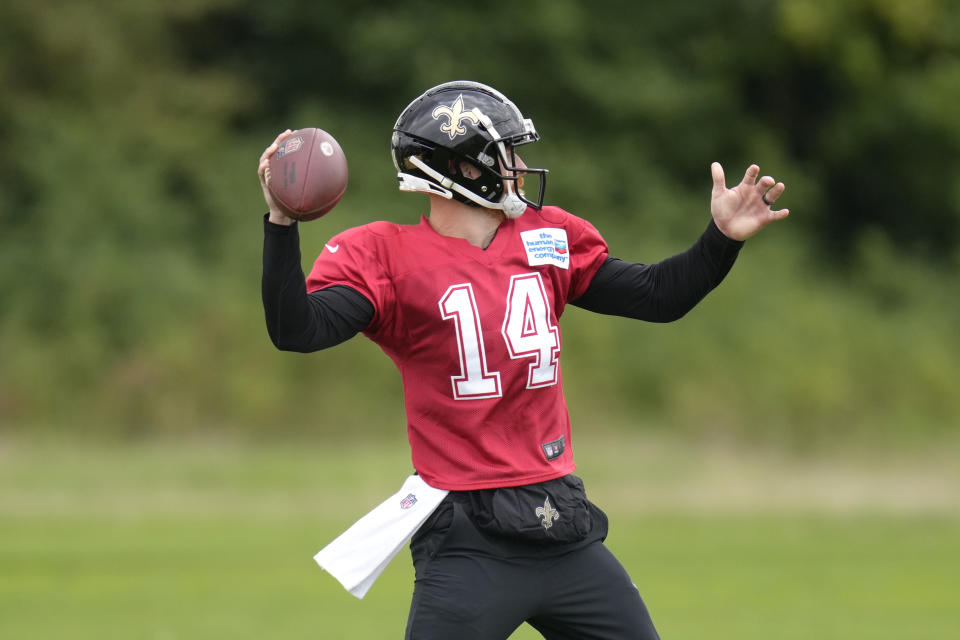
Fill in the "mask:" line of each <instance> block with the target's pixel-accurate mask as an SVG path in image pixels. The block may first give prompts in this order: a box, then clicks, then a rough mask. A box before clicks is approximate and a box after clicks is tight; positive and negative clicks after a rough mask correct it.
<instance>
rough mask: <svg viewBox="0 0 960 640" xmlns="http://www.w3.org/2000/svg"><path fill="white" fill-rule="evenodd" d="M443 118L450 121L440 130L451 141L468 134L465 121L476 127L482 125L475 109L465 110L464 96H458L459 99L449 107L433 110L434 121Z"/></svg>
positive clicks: (442, 106)
mask: <svg viewBox="0 0 960 640" xmlns="http://www.w3.org/2000/svg"><path fill="white" fill-rule="evenodd" d="M442 117H445V118H447V119H448V120H449V121H448V122H447V123H446V124H441V125H440V130H441V131H443V132H445V133H447V134H448V135H449V136H450V139H451V140H453V139H454V138H456V137H457V136H459V135H463V134H465V133H466V132H467V128H466V127H465V126H463V122H464V121H465V120H467V121H470V122H472V123H473V124H474V125H478V124H480V117H479V116H478V115H477V114H476V112H475V111H474V110H473V109H470V110H469V111H464V110H463V95H459V96H457V99H456V100H454V101H453V104H452V105H450V106H449V107H448V106H447V105H445V104H444V105H440V106H439V107H437V108H436V109H434V110H433V119H434V120H439V119H440V118H442Z"/></svg>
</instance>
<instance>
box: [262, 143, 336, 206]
mask: <svg viewBox="0 0 960 640" xmlns="http://www.w3.org/2000/svg"><path fill="white" fill-rule="evenodd" d="M267 186H268V188H269V189H270V193H271V194H272V195H273V198H274V199H275V200H276V201H277V204H279V205H280V206H281V207H282V208H283V209H284V213H286V214H287V215H288V216H290V217H291V218H295V219H297V220H303V221H307V220H315V219H317V218H319V217H320V216H322V215H324V214H326V213H327V212H329V211H330V210H331V209H333V207H334V206H336V204H337V203H338V202H340V198H342V197H343V193H344V192H345V191H346V190H347V157H346V156H345V155H344V153H343V149H341V148H340V144H339V143H338V142H337V141H336V139H334V137H333V136H331V135H330V134H329V133H327V132H326V131H324V130H323V129H317V128H313V127H310V128H307V129H297V130H296V131H294V132H293V133H291V134H290V135H289V136H288V137H287V138H286V139H285V140H283V142H281V143H280V147H279V148H278V149H277V150H276V151H275V152H274V154H273V155H272V156H271V157H270V181H269V183H268V184H267Z"/></svg>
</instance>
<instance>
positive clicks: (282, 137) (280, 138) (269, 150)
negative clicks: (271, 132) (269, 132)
mask: <svg viewBox="0 0 960 640" xmlns="http://www.w3.org/2000/svg"><path fill="white" fill-rule="evenodd" d="M291 133H293V131H291V130H290V129H287V130H286V131H284V132H283V133H281V134H280V135H278V136H277V139H276V140H274V141H273V142H271V143H270V146H269V147H267V148H266V149H264V150H263V153H261V154H260V162H261V163H262V162H263V161H264V160H269V159H270V156H272V155H273V154H274V153H276V151H277V149H279V148H280V143H281V142H283V141H284V140H285V139H286V138H287V137H289V136H290V134H291Z"/></svg>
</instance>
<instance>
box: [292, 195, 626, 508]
mask: <svg viewBox="0 0 960 640" xmlns="http://www.w3.org/2000/svg"><path fill="white" fill-rule="evenodd" d="M607 255H608V249H607V245H606V243H605V242H604V240H603V238H602V237H601V236H600V234H599V232H598V231H597V230H596V229H595V228H594V227H593V225H591V224H590V223H589V222H587V221H586V220H583V219H582V218H578V217H576V216H574V215H572V214H570V213H568V212H566V211H564V210H562V209H560V208H557V207H543V208H542V209H540V210H536V209H533V208H528V209H527V210H526V212H525V213H524V214H523V215H522V216H521V217H519V218H517V219H513V220H510V219H508V220H506V221H504V222H503V223H502V224H501V225H500V227H499V229H498V230H497V233H496V236H495V237H494V239H493V241H492V242H491V243H490V245H489V246H488V247H487V248H486V249H485V250H484V249H480V248H478V247H475V246H473V245H471V244H469V243H468V242H467V241H466V240H463V239H459V238H451V237H448V236H443V235H440V234H438V233H437V232H436V231H435V230H434V229H433V228H432V227H431V226H430V224H429V222H428V220H427V219H426V218H422V219H421V220H420V223H419V224H416V225H398V224H394V223H389V222H375V223H371V224H368V225H364V226H360V227H355V228H353V229H348V230H346V231H344V232H342V233H340V234H338V235H336V236H334V237H333V238H332V239H331V240H330V241H328V242H327V244H326V246H325V248H324V250H323V251H322V252H321V254H320V255H319V257H318V258H317V260H316V261H315V263H314V265H313V269H312V271H311V273H310V275H309V277H308V278H307V291H308V292H310V293H312V292H314V291H317V290H320V289H324V288H327V287H330V286H334V285H346V286H349V287H351V288H353V289H356V290H357V291H359V292H360V293H362V294H363V295H364V296H365V297H367V298H368V299H369V300H370V302H371V303H372V305H373V307H374V318H373V320H372V321H371V323H370V325H369V326H368V327H367V328H366V330H365V331H364V334H365V335H366V336H367V337H368V338H370V339H371V340H373V341H374V342H375V343H376V344H377V345H379V346H380V348H381V349H382V350H383V351H384V352H385V353H386V354H387V355H388V356H389V357H390V358H391V359H392V360H393V362H394V363H395V365H396V366H397V368H398V369H399V371H400V374H401V378H402V383H403V389H404V403H405V407H406V413H407V432H408V438H409V442H410V447H411V455H412V459H413V465H414V468H415V469H416V470H417V472H418V473H420V474H421V475H422V476H423V478H424V479H425V480H426V481H427V483H429V484H430V485H431V486H433V487H437V488H440V489H448V490H460V491H465V490H471V489H484V488H494V487H506V486H517V485H523V484H532V483H535V482H542V481H544V480H550V479H553V478H557V477H560V476H563V475H566V474H568V473H571V472H572V471H573V470H574V468H575V465H574V461H573V450H572V442H571V433H570V418H569V414H568V411H567V405H566V401H565V399H564V397H563V385H562V380H561V376H560V362H559V358H560V350H561V346H562V340H561V336H560V328H559V319H560V316H561V315H562V313H563V310H564V308H565V306H566V304H567V303H568V302H569V301H570V300H573V299H576V298H577V297H578V296H580V295H581V294H582V293H583V292H584V291H585V290H586V288H587V286H588V285H589V283H590V280H591V278H592V277H593V276H594V274H595V273H596V271H597V270H598V269H599V268H600V266H601V265H602V264H603V262H604V260H605V259H606V258H607Z"/></svg>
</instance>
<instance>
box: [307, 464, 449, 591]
mask: <svg viewBox="0 0 960 640" xmlns="http://www.w3.org/2000/svg"><path fill="white" fill-rule="evenodd" d="M447 493H448V492H447V491H444V490H442V489H434V488H433V487H431V486H429V485H428V484H427V483H426V482H424V481H423V479H422V478H421V477H420V476H419V475H412V476H410V477H409V478H407V480H406V482H404V483H403V487H402V488H401V489H400V491H398V492H396V493H395V494H393V495H392V496H391V497H390V498H388V499H387V500H386V501H384V502H383V503H381V504H380V506H378V507H377V508H375V509H374V510H373V511H371V512H370V513H368V514H367V515H365V516H363V517H362V518H360V519H359V520H357V521H356V522H355V523H354V524H353V526H351V527H350V528H349V529H347V530H346V531H344V532H343V533H342V534H340V536H339V537H338V538H337V539H336V540H334V541H333V542H331V543H330V544H328V545H327V546H326V547H324V548H323V549H321V550H320V551H319V552H318V553H317V555H315V556H313V559H314V560H316V561H317V564H319V565H320V566H321V567H323V569H324V570H326V571H327V572H328V573H330V575H332V576H333V577H334V578H336V579H337V580H339V581H340V584H342V585H343V586H344V588H345V589H346V590H347V591H349V592H350V593H351V594H353V595H355V596H356V597H358V598H363V596H365V595H367V591H369V590H370V587H371V586H373V583H374V582H375V581H376V579H377V578H379V577H380V574H381V573H383V570H384V569H386V568H387V565H388V564H390V561H391V560H393V558H394V556H396V555H397V553H398V552H399V551H400V549H402V548H403V547H404V546H406V544H407V543H408V542H409V541H410V538H412V537H413V534H414V533H416V532H417V529H419V528H420V526H421V525H422V524H423V523H424V522H425V521H426V519H427V518H428V517H429V516H430V514H431V513H433V512H434V510H436V508H437V506H438V505H439V504H440V502H441V501H442V500H443V498H444V496H446V495H447Z"/></svg>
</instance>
